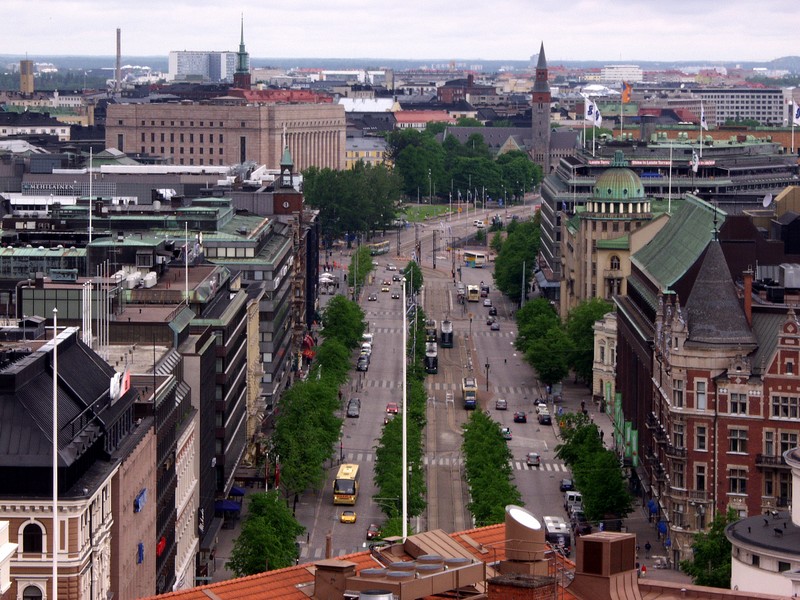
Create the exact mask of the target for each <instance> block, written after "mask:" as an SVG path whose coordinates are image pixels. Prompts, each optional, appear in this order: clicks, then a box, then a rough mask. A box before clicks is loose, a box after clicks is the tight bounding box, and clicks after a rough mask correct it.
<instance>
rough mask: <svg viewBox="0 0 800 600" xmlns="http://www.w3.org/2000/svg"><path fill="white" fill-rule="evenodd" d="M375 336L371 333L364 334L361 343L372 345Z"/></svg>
mask: <svg viewBox="0 0 800 600" xmlns="http://www.w3.org/2000/svg"><path fill="white" fill-rule="evenodd" d="M372 338H373V335H372V334H371V333H364V334H362V335H361V341H362V342H365V343H367V344H372Z"/></svg>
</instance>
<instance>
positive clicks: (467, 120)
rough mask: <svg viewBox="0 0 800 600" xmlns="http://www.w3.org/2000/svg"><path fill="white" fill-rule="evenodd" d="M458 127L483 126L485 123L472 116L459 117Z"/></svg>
mask: <svg viewBox="0 0 800 600" xmlns="http://www.w3.org/2000/svg"><path fill="white" fill-rule="evenodd" d="M456 127H483V123H481V122H480V121H478V119H474V118H472V117H459V118H458V120H457V121H456Z"/></svg>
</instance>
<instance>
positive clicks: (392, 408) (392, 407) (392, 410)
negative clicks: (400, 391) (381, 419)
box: [386, 402, 400, 415]
mask: <svg viewBox="0 0 800 600" xmlns="http://www.w3.org/2000/svg"><path fill="white" fill-rule="evenodd" d="M386 412H387V414H395V415H396V414H397V413H398V412H400V408H399V407H398V406H397V402H387V403H386Z"/></svg>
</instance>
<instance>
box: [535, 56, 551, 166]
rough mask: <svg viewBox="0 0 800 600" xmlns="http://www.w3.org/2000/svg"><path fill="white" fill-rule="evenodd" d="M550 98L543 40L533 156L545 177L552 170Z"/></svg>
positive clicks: (536, 97)
mask: <svg viewBox="0 0 800 600" xmlns="http://www.w3.org/2000/svg"><path fill="white" fill-rule="evenodd" d="M550 100H551V98H550V84H549V83H548V82H547V59H546V58H545V56H544V42H542V46H541V48H540V50H539V61H538V62H537V63H536V79H535V80H534V83H533V95H532V98H531V158H532V159H533V162H535V163H536V164H538V165H540V166H541V167H542V174H543V175H544V176H545V177H546V176H547V174H548V173H549V172H550Z"/></svg>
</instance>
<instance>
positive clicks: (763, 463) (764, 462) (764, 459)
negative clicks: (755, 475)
mask: <svg viewBox="0 0 800 600" xmlns="http://www.w3.org/2000/svg"><path fill="white" fill-rule="evenodd" d="M756 466H757V467H761V468H765V467H766V468H771V469H776V468H782V469H788V468H789V465H787V464H786V461H785V460H783V456H782V455H781V456H774V455H771V454H756Z"/></svg>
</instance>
